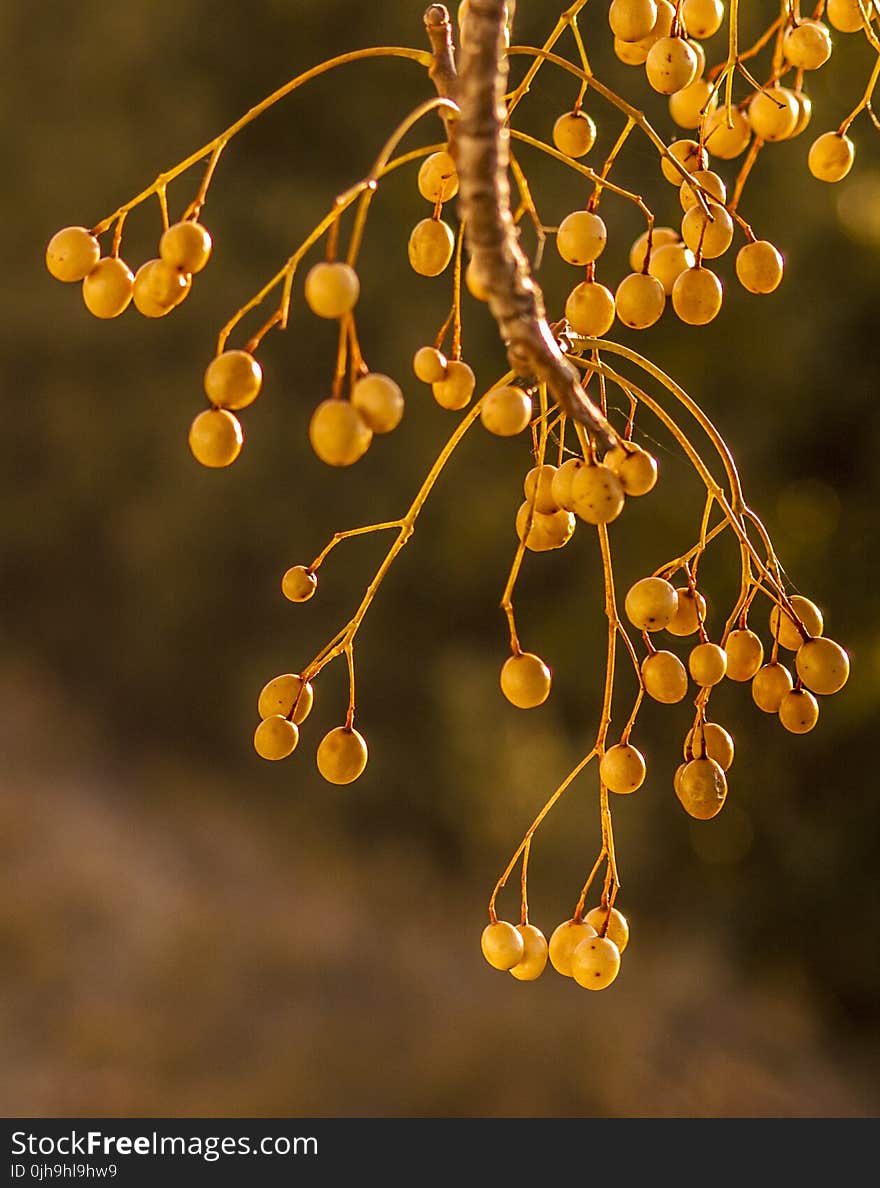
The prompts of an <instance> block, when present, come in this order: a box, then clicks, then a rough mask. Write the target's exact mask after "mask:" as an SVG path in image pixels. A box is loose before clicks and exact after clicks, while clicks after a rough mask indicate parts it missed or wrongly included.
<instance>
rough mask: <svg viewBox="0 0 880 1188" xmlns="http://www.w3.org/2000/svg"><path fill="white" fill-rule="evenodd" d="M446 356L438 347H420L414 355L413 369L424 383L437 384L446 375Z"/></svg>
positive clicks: (417, 377)
mask: <svg viewBox="0 0 880 1188" xmlns="http://www.w3.org/2000/svg"><path fill="white" fill-rule="evenodd" d="M446 366H447V361H446V356H445V355H444V354H443V352H442V351H438V350H437V348H436V347H419V349H418V350H417V351H416V353H415V355H414V356H413V371H414V372H415V376H416V379H420V380H421V381H422V383H423V384H436V383H438V382H439V381H440V380H442V379H443V378H444V377H445V376H446Z"/></svg>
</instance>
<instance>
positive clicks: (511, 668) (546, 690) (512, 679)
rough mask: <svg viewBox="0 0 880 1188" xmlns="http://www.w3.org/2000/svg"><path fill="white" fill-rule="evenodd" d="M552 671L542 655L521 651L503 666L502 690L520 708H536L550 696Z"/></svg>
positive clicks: (509, 658) (512, 703)
mask: <svg viewBox="0 0 880 1188" xmlns="http://www.w3.org/2000/svg"><path fill="white" fill-rule="evenodd" d="M550 684H551V673H550V669H549V668H548V667H547V665H546V664H545V663H544V661H543V660H542V659H541V657H540V656H536V655H535V654H534V652H520V653H519V655H516V656H508V658H507V659H506V660H505V661H504V664H503V665H502V666H501V692H502V693H503V694H504V696H505V697H506V698H507V700H508V701H509V702H510V704H511V705H515V706H516V707H517V708H518V709H534V708H535V706H537V705H542V704H543V703H544V702H545V701H546V700H547V698H548V697H549V696H550Z"/></svg>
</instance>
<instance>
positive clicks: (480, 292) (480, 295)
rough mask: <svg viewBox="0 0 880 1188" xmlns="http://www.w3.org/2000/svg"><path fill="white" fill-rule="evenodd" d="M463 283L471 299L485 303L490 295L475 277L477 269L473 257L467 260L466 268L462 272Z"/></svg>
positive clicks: (478, 278) (477, 277) (476, 276)
mask: <svg viewBox="0 0 880 1188" xmlns="http://www.w3.org/2000/svg"><path fill="white" fill-rule="evenodd" d="M464 283H465V288H466V289H467V291H468V292H469V293H470V295H471V296H472V297H474V298H476V300H477V301H483V302H486V301H488V300H489V297H490V296H491V294H490V292H489V290H488V288H487V287H486V285H485V284H484V283H483V281H482V280H481V279H480V277H479V276H478V275H477V268H476V264H475V262H474V260H473V257H471V259H470V260H468V262H467V267H466V268H465V270H464Z"/></svg>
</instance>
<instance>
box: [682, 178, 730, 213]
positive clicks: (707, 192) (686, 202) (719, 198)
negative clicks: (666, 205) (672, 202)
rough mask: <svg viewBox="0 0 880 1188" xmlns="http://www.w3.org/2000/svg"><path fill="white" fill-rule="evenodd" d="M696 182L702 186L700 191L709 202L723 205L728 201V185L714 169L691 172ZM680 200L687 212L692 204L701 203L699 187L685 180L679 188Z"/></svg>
mask: <svg viewBox="0 0 880 1188" xmlns="http://www.w3.org/2000/svg"><path fill="white" fill-rule="evenodd" d="M691 177H692V178H693V180H694V182H696V183H697V185H698V186H699V187H700V192H701V193H702V194H703V197H704V198H705V199H706V201H707V202H717V203H720V204H721V205H723V204H724V203H725V202H726V201H727V186H726V185H725V184H724V180H723V178H721V177H719V176H718V174H717V173H715V172H714V170H712V169H695V170H694V172H693V173H692V174H691ZM678 200H679V202H680V203H681V209H682V210H683V211H684V212H685V214H687V212H688V211H689V210H690V209H691V207H692V206H698V205H699V199H698V198H697V189H696V187H695V186H694V185H692V184H691V182H689V181H683V182H682V183H681V185H680V186H679V188H678Z"/></svg>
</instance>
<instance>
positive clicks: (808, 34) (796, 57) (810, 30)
mask: <svg viewBox="0 0 880 1188" xmlns="http://www.w3.org/2000/svg"><path fill="white" fill-rule="evenodd" d="M782 52H783V53H784V54H785V56H786V58H787V59H788V60H789V62H791V64H792V66H794V67H795V68H796V69H798V70H818V69H819V67H820V66H824V65H825V63H826V62H827V61H828V59H829V58H830V57H831V34H830V33H829V32H828V26H827V25H824V24H823V23H822V22H821V21H812V20H802V21H799V22H798V24H796V25H793V26H792V27H791V28H790V29H787V30H786V33H785V36H784V37H783V39H782Z"/></svg>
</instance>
